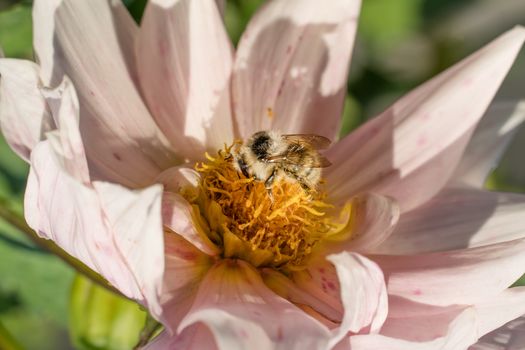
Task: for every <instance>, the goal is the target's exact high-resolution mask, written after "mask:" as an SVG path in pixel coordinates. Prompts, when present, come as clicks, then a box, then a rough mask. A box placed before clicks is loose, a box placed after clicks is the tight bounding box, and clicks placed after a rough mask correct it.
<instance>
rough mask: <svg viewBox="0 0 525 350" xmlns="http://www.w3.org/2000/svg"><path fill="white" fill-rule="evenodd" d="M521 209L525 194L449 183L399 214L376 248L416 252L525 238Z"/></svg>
mask: <svg viewBox="0 0 525 350" xmlns="http://www.w3.org/2000/svg"><path fill="white" fill-rule="evenodd" d="M524 211H525V196H524V195H520V194H513V193H497V192H489V191H485V190H478V189H473V188H466V187H450V188H447V189H445V190H443V191H441V193H439V194H438V195H437V196H435V197H434V198H432V199H431V200H430V201H429V202H427V203H426V204H425V205H423V206H421V207H420V208H417V209H415V210H413V211H411V212H409V213H406V214H404V215H402V216H401V219H400V221H399V223H398V225H397V227H396V228H395V230H394V233H393V234H392V235H391V236H390V237H389V238H388V239H387V240H386V241H385V242H383V244H381V245H380V246H378V247H377V248H376V249H375V252H376V253H381V254H395V255H398V254H418V253H425V252H437V251H443V250H452V249H462V248H467V247H477V246H483V245H487V244H492V243H499V242H505V241H510V240H513V239H518V238H524V237H525V217H524V216H523V213H524Z"/></svg>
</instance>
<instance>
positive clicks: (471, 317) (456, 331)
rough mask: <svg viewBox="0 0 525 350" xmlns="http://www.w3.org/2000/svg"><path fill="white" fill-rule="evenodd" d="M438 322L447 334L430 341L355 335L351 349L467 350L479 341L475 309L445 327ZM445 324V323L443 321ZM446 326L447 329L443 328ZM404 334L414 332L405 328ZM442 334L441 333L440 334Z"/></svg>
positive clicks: (469, 310) (402, 331) (439, 328)
mask: <svg viewBox="0 0 525 350" xmlns="http://www.w3.org/2000/svg"><path fill="white" fill-rule="evenodd" d="M440 321H441V320H439V319H438V320H436V324H435V326H436V327H437V328H438V330H439V331H441V330H442V329H445V332H444V333H445V334H444V335H443V336H441V337H438V338H435V339H433V340H430V341H424V342H418V341H417V342H413V341H408V340H404V339H399V338H394V337H388V336H384V335H379V334H369V335H355V336H352V337H350V341H349V343H350V344H349V345H350V346H349V349H350V348H351V349H352V350H377V349H388V350H445V349H446V350H448V349H450V350H456V349H457V350H460V349H466V348H467V347H468V346H469V345H471V344H473V343H474V342H475V341H476V339H477V332H476V314H475V311H474V310H473V309H466V310H465V311H463V312H462V313H460V314H459V315H458V316H457V317H455V318H454V319H453V321H452V322H450V323H448V322H447V323H446V324H445V325H443V324H440ZM441 322H443V321H441ZM446 325H448V327H446ZM443 326H445V327H443ZM400 332H401V333H402V334H406V333H410V332H412V330H411V329H409V328H408V327H405V328H404V329H401V330H400ZM440 333H441V332H440Z"/></svg>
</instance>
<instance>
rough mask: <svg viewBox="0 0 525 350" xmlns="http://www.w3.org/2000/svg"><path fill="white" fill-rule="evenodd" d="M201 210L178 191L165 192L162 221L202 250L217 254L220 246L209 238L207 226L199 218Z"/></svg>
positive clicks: (213, 254)
mask: <svg viewBox="0 0 525 350" xmlns="http://www.w3.org/2000/svg"><path fill="white" fill-rule="evenodd" d="M199 215H200V214H199V212H198V209H197V212H196V211H195V210H194V208H192V206H191V204H190V203H188V202H187V201H186V200H185V199H184V197H182V196H181V195H179V194H177V193H172V192H164V195H163V197H162V221H163V223H164V226H165V227H167V228H168V229H170V230H171V231H173V232H175V233H177V234H179V235H180V236H182V237H183V238H184V239H186V240H187V241H188V242H191V243H192V244H193V245H194V246H195V247H197V248H199V249H200V250H201V251H202V252H204V253H206V254H208V255H212V256H216V255H218V254H219V252H220V251H219V248H218V247H217V246H216V245H215V244H214V243H213V242H212V241H211V240H210V239H209V238H208V236H207V235H206V232H205V228H204V227H202V226H201V223H200V222H201V221H202V220H198V216H199Z"/></svg>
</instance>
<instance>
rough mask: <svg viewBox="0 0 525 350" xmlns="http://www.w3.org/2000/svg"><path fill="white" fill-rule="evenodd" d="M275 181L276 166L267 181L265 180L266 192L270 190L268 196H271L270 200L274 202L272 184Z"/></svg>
mask: <svg viewBox="0 0 525 350" xmlns="http://www.w3.org/2000/svg"><path fill="white" fill-rule="evenodd" d="M274 181H275V168H274V169H273V170H272V173H271V174H270V176H268V178H267V179H266V181H264V187H265V188H266V192H268V197H270V201H271V202H272V203H273V193H272V186H273V182H274Z"/></svg>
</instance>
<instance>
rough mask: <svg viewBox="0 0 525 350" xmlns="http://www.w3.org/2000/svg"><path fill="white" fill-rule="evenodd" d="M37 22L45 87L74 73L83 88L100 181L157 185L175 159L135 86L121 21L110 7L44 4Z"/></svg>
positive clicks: (67, 1)
mask: <svg viewBox="0 0 525 350" xmlns="http://www.w3.org/2000/svg"><path fill="white" fill-rule="evenodd" d="M33 18H34V31H35V51H36V55H37V57H38V61H39V63H40V64H41V68H42V77H43V79H44V83H46V84H51V85H56V84H57V83H58V82H59V81H61V79H62V76H63V74H67V75H68V76H69V77H70V78H71V80H72V82H73V83H74V85H75V88H76V89H77V92H78V97H79V100H80V130H81V133H82V139H83V140H84V144H85V145H86V152H87V155H88V161H89V165H90V171H91V172H92V175H93V176H94V177H95V178H96V179H104V180H106V179H108V180H111V181H115V182H120V183H122V184H125V185H127V186H141V185H142V186H144V185H147V184H149V183H151V181H152V180H153V179H154V178H155V176H156V175H157V174H158V173H159V172H160V171H161V170H162V169H165V168H167V167H168V166H169V165H171V164H172V163H173V162H174V158H173V156H172V155H171V153H170V151H169V149H168V147H167V146H166V145H167V142H166V140H165V139H164V137H163V135H162V134H161V132H160V131H159V130H158V128H157V126H156V125H155V123H154V121H153V120H152V119H151V117H150V115H149V113H148V110H147V108H146V107H145V105H144V104H143V102H142V101H141V98H140V95H139V93H138V90H137V88H136V87H135V85H134V84H133V80H132V76H131V75H130V72H129V70H128V65H127V64H128V61H127V60H126V59H125V58H124V53H125V52H129V50H131V49H132V48H124V49H123V47H122V45H123V44H124V43H125V42H126V40H123V41H119V35H118V33H117V31H116V30H115V26H119V25H120V23H115V21H116V20H118V19H119V18H120V17H119V16H116V15H115V16H114V15H113V13H112V11H111V8H110V6H109V4H108V2H107V1H104V0H93V1H89V2H85V1H73V0H53V1H43V0H40V1H35V5H34V8H33ZM123 26H126V24H125V23H124V24H123ZM124 28H127V27H124ZM79 38H82V40H79ZM128 42H129V40H128Z"/></svg>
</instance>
